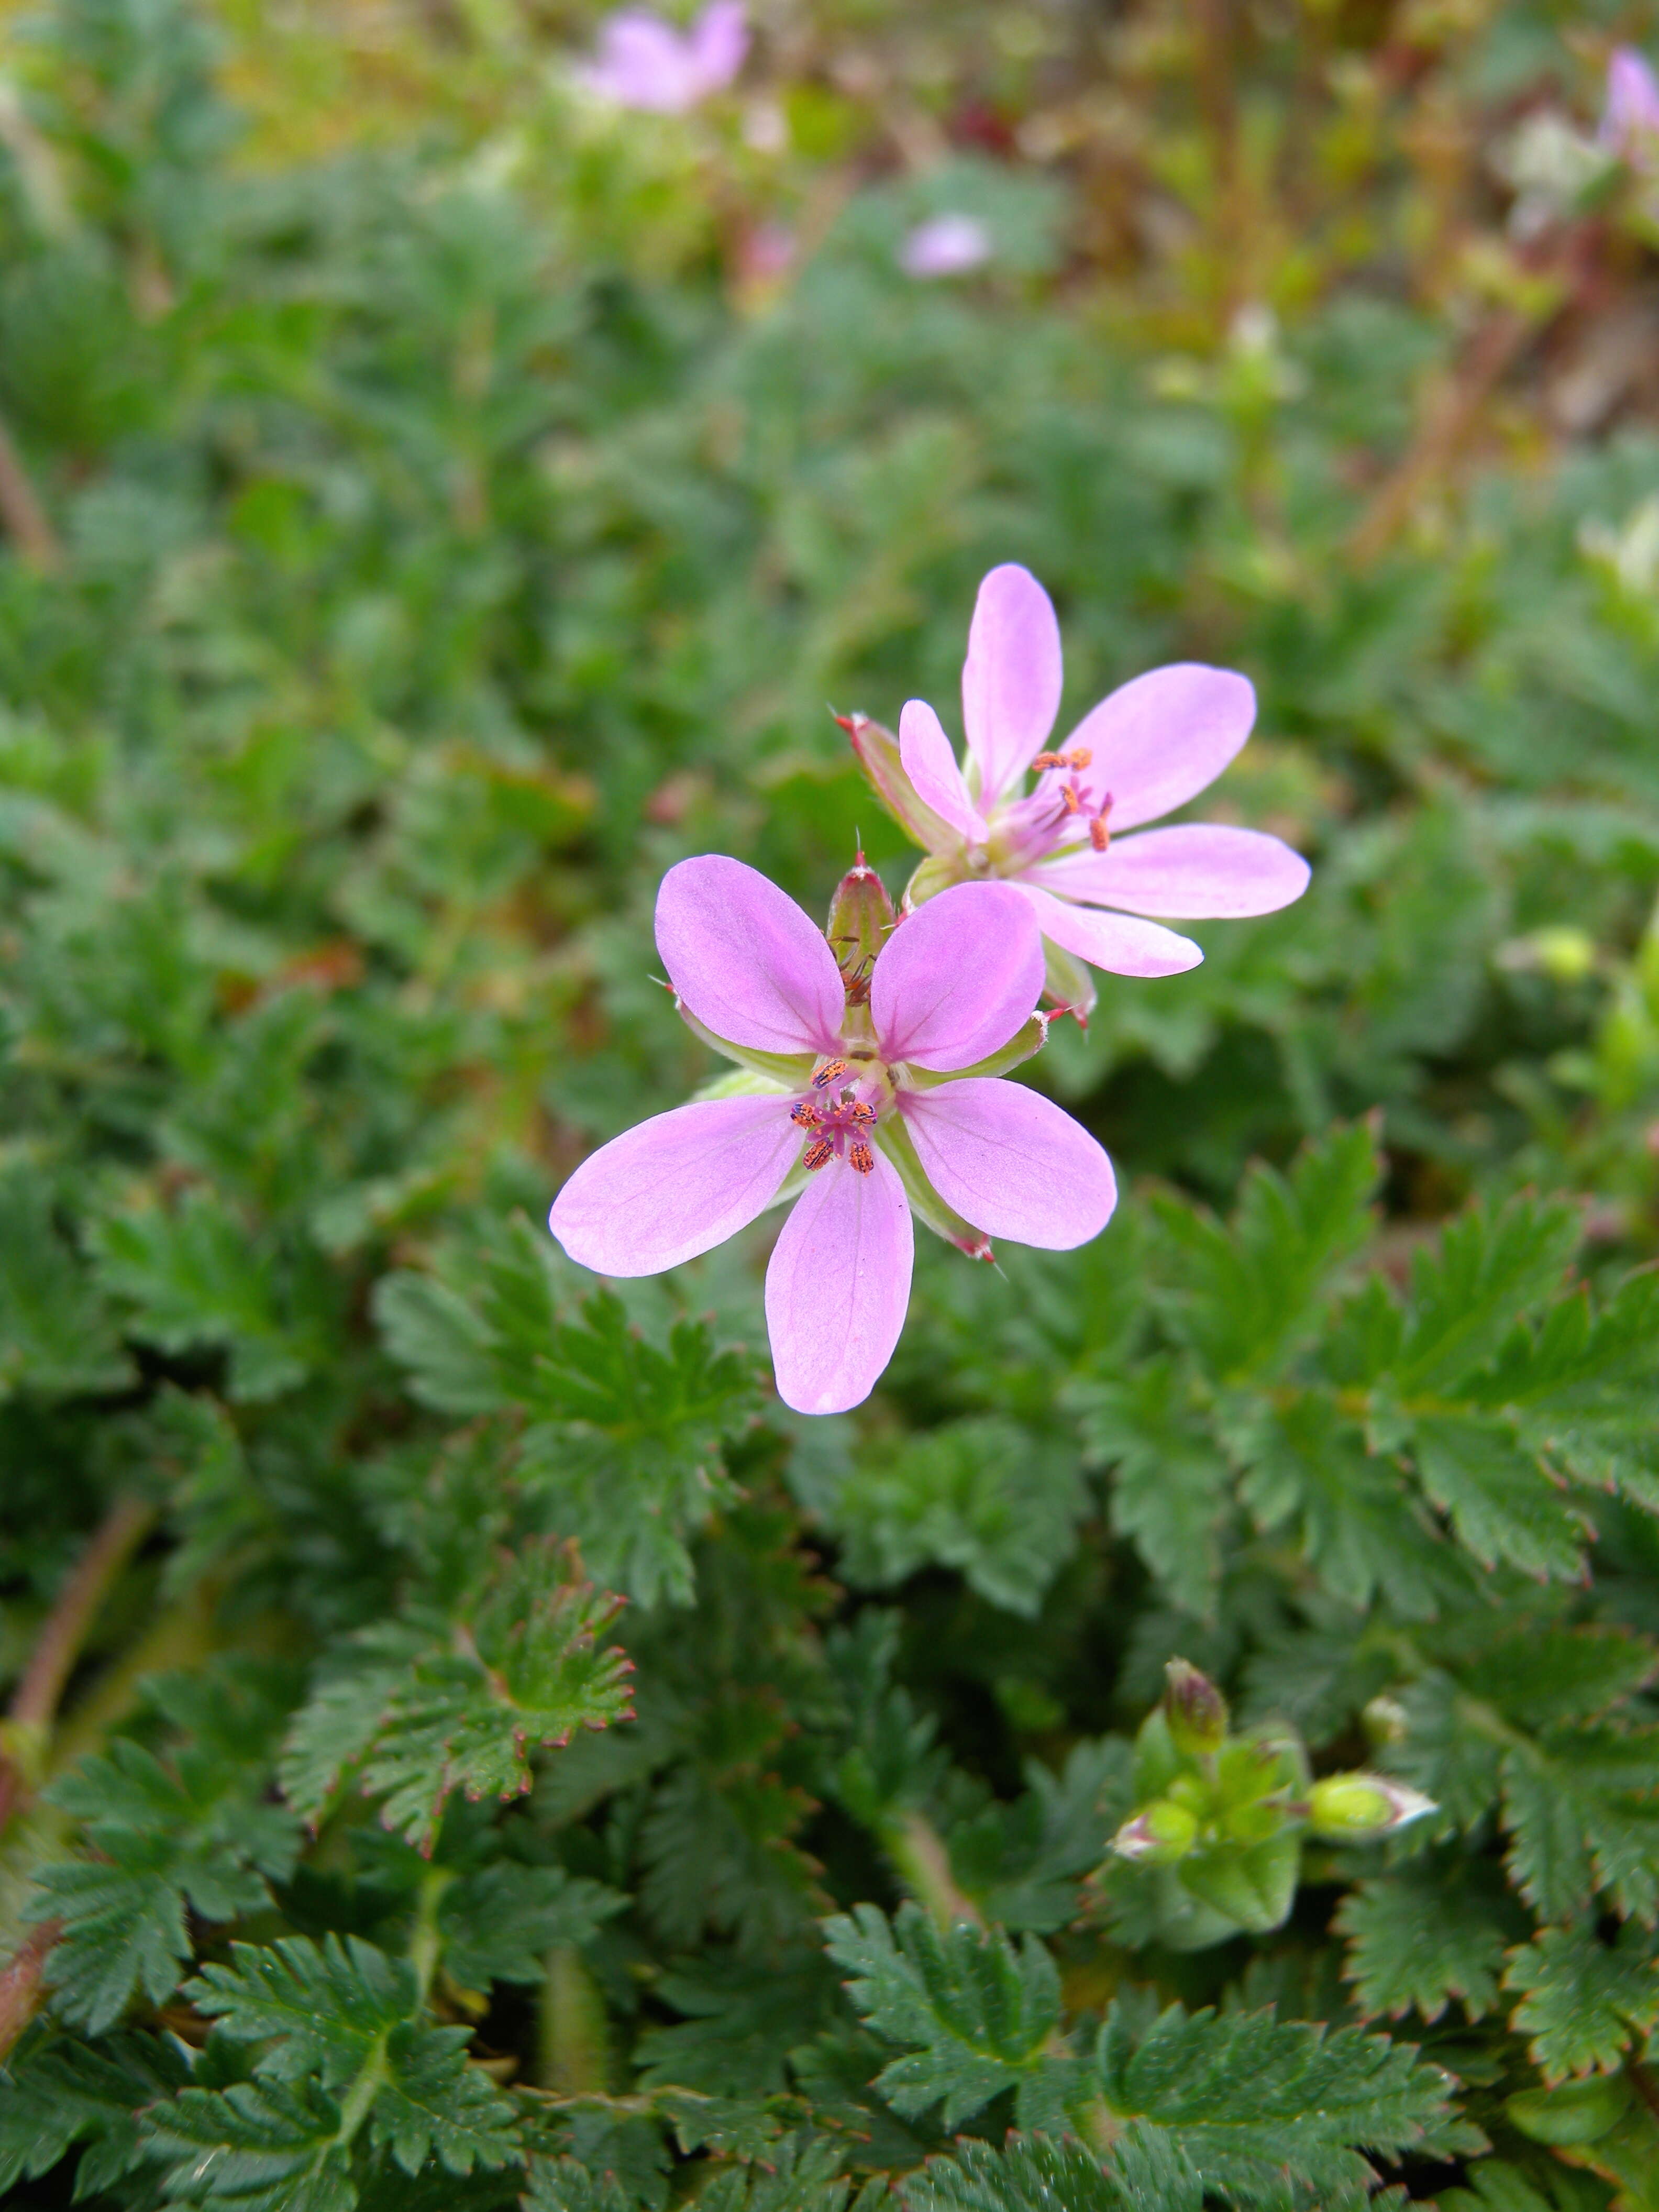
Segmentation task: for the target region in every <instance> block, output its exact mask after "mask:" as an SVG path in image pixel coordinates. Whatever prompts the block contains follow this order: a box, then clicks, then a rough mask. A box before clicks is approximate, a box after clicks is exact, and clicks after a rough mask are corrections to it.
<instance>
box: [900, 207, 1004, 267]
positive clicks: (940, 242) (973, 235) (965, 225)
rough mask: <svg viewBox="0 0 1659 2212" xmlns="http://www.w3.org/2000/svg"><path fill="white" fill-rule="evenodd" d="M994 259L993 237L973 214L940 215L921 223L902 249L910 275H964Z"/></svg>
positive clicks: (901, 255) (901, 256) (901, 257)
mask: <svg viewBox="0 0 1659 2212" xmlns="http://www.w3.org/2000/svg"><path fill="white" fill-rule="evenodd" d="M990 258H991V234H990V232H989V231H988V230H987V229H986V228H985V225H984V224H983V223H982V222H980V221H979V220H978V219H977V217H975V216H971V215H936V216H933V217H932V218H931V220H930V221H928V222H919V223H918V224H917V225H916V227H915V229H914V230H913V231H912V232H911V233H910V234H909V236H908V238H907V239H906V240H905V241H904V243H903V245H902V246H900V248H899V252H898V264H899V267H900V268H901V269H902V270H903V271H904V273H905V275H906V276H963V275H965V274H966V272H967V271H968V270H969V269H977V268H978V267H979V265H980V264H981V262H983V261H988V260H989V259H990Z"/></svg>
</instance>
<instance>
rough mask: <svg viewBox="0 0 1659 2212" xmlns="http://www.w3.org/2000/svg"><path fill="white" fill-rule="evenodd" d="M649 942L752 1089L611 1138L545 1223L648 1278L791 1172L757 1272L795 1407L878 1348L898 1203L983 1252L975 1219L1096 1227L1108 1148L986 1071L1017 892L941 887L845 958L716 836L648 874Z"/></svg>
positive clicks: (825, 1408) (1034, 1226) (719, 1233)
mask: <svg viewBox="0 0 1659 2212" xmlns="http://www.w3.org/2000/svg"><path fill="white" fill-rule="evenodd" d="M860 884H867V885H869V886H873V891H874V896H876V897H877V898H878V900H879V902H880V906H881V908H882V910H883V912H884V914H886V915H890V913H891V909H890V907H888V905H887V901H886V894H885V892H884V891H883V890H881V888H880V884H879V882H878V878H876V877H875V875H874V872H873V871H872V870H870V869H868V868H865V867H864V866H863V865H862V862H860V866H859V867H858V868H856V869H855V870H854V873H853V875H852V876H850V877H849V878H848V883H847V884H846V885H843V887H842V890H843V893H844V892H845V891H846V890H847V888H848V885H852V886H854V888H855V889H856V888H858V887H860ZM839 903H840V895H838V905H839ZM881 935H882V933H880V932H879V931H874V930H872V931H871V932H870V933H868V938H869V941H870V942H872V943H873V942H877V941H879V940H880V939H881ZM657 948H658V951H659V952H660V954H661V956H662V958H663V961H664V963H665V965H666V967H667V969H668V973H669V975H670V977H671V980H672V982H673V987H674V990H675V993H676V994H677V997H678V1002H679V1005H680V1008H681V1011H682V1012H683V1013H684V1015H685V1017H686V1018H687V1019H688V1021H689V1022H690V1024H691V1026H692V1027H693V1028H694V1029H695V1030H697V1031H698V1033H699V1034H700V1035H702V1036H705V1037H706V1038H707V1040H708V1042H710V1043H713V1044H714V1045H716V1046H717V1047H718V1048H719V1049H720V1051H722V1052H724V1053H725V1054H726V1055H727V1057H728V1058H730V1059H732V1060H737V1061H738V1063H739V1064H740V1065H742V1066H746V1067H747V1068H748V1069H749V1070H750V1076H751V1080H755V1079H758V1080H762V1081H764V1082H765V1083H766V1085H768V1088H767V1089H766V1090H765V1091H763V1092H761V1093H759V1094H758V1095H756V1094H754V1093H752V1092H751V1093H750V1095H748V1096H743V1097H722V1098H706V1099H702V1100H696V1101H694V1102H693V1103H691V1104H690V1105H689V1106H678V1107H676V1108H675V1109H674V1110H673V1111H672V1112H671V1113H668V1114H659V1115H657V1116H656V1118H655V1119H654V1120H653V1121H644V1122H641V1124H640V1126H639V1127H637V1128H635V1129H630V1130H629V1131H628V1132H627V1133H626V1134H625V1135H623V1136H621V1137H617V1139H614V1141H613V1142H611V1144H608V1145H605V1146H603V1147H602V1148H601V1149H600V1150H599V1152H595V1153H594V1154H593V1155H592V1158H590V1159H587V1160H585V1161H584V1162H583V1163H582V1164H581V1166H580V1167H579V1168H578V1169H577V1170H576V1172H575V1173H574V1175H573V1176H571V1178H570V1180H569V1181H568V1182H567V1183H566V1184H565V1186H564V1188H563V1189H562V1191H561V1192H560V1193H559V1195H558V1197H557V1199H556V1200H555V1202H554V1206H553V1210H552V1212H551V1214H550V1217H549V1226H550V1229H551V1230H552V1231H553V1234H554V1236H555V1237H557V1239H558V1240H559V1243H561V1244H562V1246H563V1247H564V1249H565V1250H566V1251H567V1252H568V1254H569V1255H570V1257H571V1258H572V1259H573V1260H574V1261H578V1262H580V1264H581V1265H582V1266H584V1267H592V1268H593V1269H595V1270H596V1271H597V1272H598V1273H600V1274H605V1275H653V1274H656V1273H659V1271H660V1270H661V1269H663V1268H665V1267H678V1265H679V1263H680V1262H681V1261H684V1260H690V1259H694V1258H695V1257H696V1255H697V1254H698V1253H700V1252H707V1251H709V1250H710V1249H712V1248H713V1247H714V1245H716V1244H720V1243H724V1242H725V1240H726V1238H727V1237H732V1236H735V1235H736V1233H737V1231H738V1230H740V1229H742V1228H744V1227H745V1226H746V1225H747V1224H748V1223H750V1222H751V1221H753V1220H754V1219H755V1218H756V1217H757V1215H758V1214H760V1213H761V1212H763V1211H764V1210H765V1208H766V1207H767V1206H769V1205H771V1204H772V1202H773V1200H775V1199H776V1198H777V1197H778V1195H779V1194H780V1192H781V1190H782V1189H783V1187H784V1185H785V1183H786V1182H792V1181H794V1180H797V1179H798V1180H799V1183H800V1186H801V1190H800V1195H799V1198H798V1199H797V1200H796V1202H795V1205H794V1208H793V1212H791V1213H790V1214H789V1216H788V1218H787V1220H786V1221H785V1223H784V1225H783V1228H782V1231H781V1233H780V1235H779V1237H778V1241H777V1244H776V1247H775V1249H774V1251H773V1254H772V1259H771V1264H770V1265H769V1267H768V1269H767V1271H766V1322H767V1328H768V1332H769V1335H770V1337H771V1341H772V1359H773V1365H774V1368H775V1373H776V1376H777V1386H778V1394H779V1395H780V1396H781V1398H782V1399H783V1401H784V1402H785V1403H786V1404H787V1405H789V1406H792V1407H794V1409H795V1410H796V1412H797V1413H842V1412H844V1411H845V1410H846V1408H847V1407H849V1406H856V1405H857V1404H859V1402H860V1401H861V1400H862V1399H864V1398H866V1397H867V1396H868V1395H869V1393H870V1391H871V1390H872V1389H873V1387H874V1385H875V1383H876V1380H877V1378H878V1376H879V1375H880V1374H881V1371H882V1370H883V1369H884V1367H885V1366H886V1364H887V1363H888V1361H889V1359H890V1358H891V1357H892V1352H893V1346H894V1345H895V1344H896V1342H897V1340H898V1334H899V1330H900V1328H901V1327H902V1324H903V1321H904V1313H905V1308H906V1305H907V1304H908V1300H909V1295H910V1267H911V1257H912V1249H913V1247H912V1234H911V1227H910V1214H911V1211H912V1209H914V1210H915V1212H918V1213H920V1214H921V1217H922V1218H923V1220H924V1221H926V1222H927V1224H928V1225H929V1226H930V1227H933V1228H935V1229H938V1230H939V1231H940V1233H941V1234H943V1235H945V1236H949V1237H951V1238H952V1239H953V1241H955V1242H957V1243H959V1244H961V1245H962V1246H963V1248H964V1249H968V1250H969V1251H971V1252H974V1253H975V1254H976V1255H982V1256H988V1255H989V1249H990V1248H989V1244H988V1243H987V1238H988V1237H992V1236H999V1237H1013V1238H1015V1239H1017V1240H1018V1241H1019V1242H1021V1243H1027V1244H1039V1245H1042V1246H1044V1247H1046V1248H1047V1249H1050V1250H1054V1251H1066V1250H1069V1249H1071V1248H1072V1247H1073V1245H1077V1244H1082V1243H1086V1242H1087V1240H1088V1239H1089V1238H1090V1237H1094V1236H1096V1235H1097V1234H1098V1233H1099V1231H1101V1230H1102V1229H1103V1228H1104V1227H1105V1225H1106V1223H1107V1221H1108V1219H1109V1218H1110V1215H1111V1212H1112V1208H1113V1206H1115V1203H1116V1199H1117V1190H1116V1185H1115V1181H1114V1179H1113V1175H1112V1165H1111V1162H1110V1161H1109V1159H1108V1158H1107V1157H1106V1154H1105V1153H1104V1152H1103V1151H1102V1149H1101V1147H1100V1146H1099V1145H1097V1143H1096V1141H1095V1139H1093V1138H1092V1137H1091V1136H1090V1135H1089V1134H1088V1133H1087V1131H1086V1130H1084V1129H1082V1128H1080V1127H1079V1126H1078V1124H1077V1123H1076V1122H1075V1121H1073V1120H1072V1118H1071V1116H1070V1115H1067V1114H1065V1113H1062V1112H1061V1110H1060V1108H1059V1107H1058V1106H1056V1105H1054V1104H1053V1103H1051V1102H1050V1101H1049V1100H1048V1099H1047V1098H1044V1097H1042V1096H1040V1094H1039V1093H1038V1092H1036V1091H1030V1090H1027V1089H1026V1088H1025V1087H1024V1085H1020V1084H1012V1083H1000V1082H998V1081H997V1080H996V1079H995V1073H996V1072H997V1071H999V1070H1000V1069H1001V1068H1002V1067H1004V1066H1009V1065H1012V1062H1013V1061H1014V1060H1018V1059H1019V1058H1023V1057H1024V1056H1025V1054H1026V1053H1027V1052H1029V1051H1030V1050H1032V1049H1035V1046H1036V1042H1040V1040H1041V1036H1042V1032H1043V1030H1044V1028H1045V1027H1046V1024H1045V1023H1044V1022H1043V1021H1042V1018H1041V1017H1034V1015H1033V1009H1034V1008H1035V1007H1036V1002H1037V998H1038V995H1039V994H1040V993H1041V991H1042V950H1041V947H1040V945H1039V941H1038V938H1037V933H1036V927H1035V926H1034V924H1033V923H1032V921H1031V918H1030V914H1029V912H1028V910H1027V908H1026V906H1025V903H1024V901H1023V900H1022V899H1021V898H1020V897H1019V896H1018V893H1016V892H1015V891H1013V890H1009V889H1008V888H1007V887H1006V886H1005V885H1002V884H963V885H958V886H957V888H955V889H954V890H947V891H945V893H944V894H943V895H942V896H939V898H936V899H934V900H933V901H931V902H930V903H929V904H928V905H927V906H926V907H924V908H922V909H921V912H920V913H917V914H915V915H909V916H908V917H906V918H905V919H904V920H902V921H901V922H900V923H899V924H898V926H897V927H891V928H889V929H888V930H887V931H886V933H885V935H884V941H881V942H880V950H879V951H878V954H877V956H876V957H875V960H874V963H873V966H869V965H868V963H867V960H866V959H864V958H860V959H850V958H849V959H848V962H847V963H846V964H845V965H842V964H838V963H837V961H836V954H835V952H834V951H832V950H831V948H830V945H829V941H828V940H827V939H826V938H825V937H824V935H823V933H822V932H821V931H820V930H819V929H817V927H816V926H815V925H814V924H813V922H812V921H811V918H810V917H809V916H808V915H805V914H804V913H803V912H802V911H801V909H800V908H799V907H798V906H797V905H796V904H795V903H794V902H793V899H790V898H787V897H786V896H785V895H784V893H783V892H782V891H781V890H778V888H777V887H776V885H775V884H771V883H769V882H768V880H767V879H766V878H765V877H764V876H762V875H758V874H757V872H755V870H754V869H753V868H749V867H745V866H744V865H743V863H742V862H741V861H740V860H726V859H725V858H723V857H721V856H720V855H718V854H710V855H708V856H705V857H704V858H702V859H700V860H682V861H681V862H680V863H679V864H678V866H676V867H673V868H671V869H670V870H669V872H668V873H667V875H666V876H665V877H664V878H663V883H662V888H661V890H660V891H659V894H658V897H657ZM1022 1032H1025V1033H1026V1034H1025V1036H1024V1037H1023V1038H1022ZM1016 1040H1018V1041H1019V1042H1015V1041H1016ZM987 1068H988V1069H989V1070H990V1071H991V1072H990V1073H987V1072H986V1070H987Z"/></svg>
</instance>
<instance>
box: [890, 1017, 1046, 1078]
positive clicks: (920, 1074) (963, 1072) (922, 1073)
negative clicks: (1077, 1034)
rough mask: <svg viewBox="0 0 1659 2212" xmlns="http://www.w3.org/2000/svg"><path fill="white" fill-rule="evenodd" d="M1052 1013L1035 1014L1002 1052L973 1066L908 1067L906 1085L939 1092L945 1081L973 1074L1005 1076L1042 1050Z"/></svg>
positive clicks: (906, 1069)
mask: <svg viewBox="0 0 1659 2212" xmlns="http://www.w3.org/2000/svg"><path fill="white" fill-rule="evenodd" d="M1053 1020H1054V1016H1053V1015H1052V1014H1033V1015H1032V1016H1031V1018H1030V1021H1028V1022H1024V1023H1023V1024H1021V1026H1020V1027H1019V1028H1018V1029H1017V1030H1015V1032H1014V1034H1013V1035H1012V1036H1011V1037H1010V1038H1009V1040H1008V1042H1007V1043H1006V1045H1004V1046H1003V1048H1002V1049H1001V1051H1000V1052H994V1053H992V1054H990V1055H989V1057H988V1058H987V1059H985V1060H975V1062H974V1064H973V1066H971V1067H952V1068H945V1069H941V1068H933V1067H912V1066H908V1065H907V1066H906V1068H905V1076H904V1079H905V1085H906V1087H907V1089H908V1090H911V1091H937V1090H938V1089H939V1085H941V1084H944V1083H961V1082H963V1080H964V1079H966V1078H967V1077H969V1076H970V1075H1006V1073H1008V1071H1009V1069H1010V1068H1011V1067H1018V1066H1019V1065H1020V1064H1021V1062H1022V1061H1024V1060H1030V1059H1031V1058H1032V1057H1033V1056H1034V1055H1035V1054H1037V1053H1040V1052H1041V1051H1042V1048H1043V1046H1044V1045H1045V1044H1047V1043H1048V1024H1049V1023H1050V1022H1052V1021H1053Z"/></svg>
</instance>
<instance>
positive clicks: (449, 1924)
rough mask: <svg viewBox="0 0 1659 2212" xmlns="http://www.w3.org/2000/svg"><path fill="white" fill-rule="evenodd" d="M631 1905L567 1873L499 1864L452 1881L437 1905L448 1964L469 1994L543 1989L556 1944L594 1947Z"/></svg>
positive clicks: (602, 1887)
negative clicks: (495, 1988)
mask: <svg viewBox="0 0 1659 2212" xmlns="http://www.w3.org/2000/svg"><path fill="white" fill-rule="evenodd" d="M627 1905H628V1899H627V1898H626V1897H625V1896H624V1895H623V1893H622V1892H621V1891H620V1890H615V1889H608V1888H606V1887H605V1884H604V1883H603V1882H598V1881H588V1880H586V1877H585V1876H583V1875H571V1874H567V1873H566V1872H565V1870H564V1869H563V1868H562V1867H544V1866H522V1865H520V1864H519V1863H518V1862H517V1861H515V1860H513V1859H498V1860H496V1861H495V1863H493V1864H490V1865H488V1866H483V1867H479V1868H477V1869H476V1870H475V1871H473V1872H472V1873H470V1874H466V1875H462V1876H461V1877H460V1878H459V1880H458V1881H453V1882H452V1883H451V1884H450V1885H449V1886H448V1887H447V1888H446V1889H445V1891H444V1893H443V1895H442V1898H441V1900H440V1902H439V1905H438V1929H439V1933H440V1935H441V1937H442V1940H443V1955H444V1965H445V1966H446V1967H447V1970H448V1972H449V1974H450V1976H451V1978H453V1980H455V1981H457V1982H459V1983H460V1984H461V1985H462V1986H463V1987H464V1988H466V1989H474V1990H487V1989H488V1988H489V1985H490V1984H491V1983H492V1982H539V1981H540V1979H541V1978H542V1975H543V1972H544V1970H545V1966H546V1958H547V1954H548V1952H549V1951H550V1950H551V1949H552V1948H553V1947H554V1945H555V1944H568V1945H571V1946H573V1947H576V1948H580V1946H581V1945H582V1944H584V1943H589V1942H592V1939H593V1937H594V1936H596V1935H597V1934H598V1933H599V1929H600V1928H601V1927H602V1926H603V1925H604V1924H605V1922H606V1921H607V1920H610V1919H611V1918H613V1917H615V1916H616V1914H617V1913H618V1912H621V1911H625V1910H626V1908H627Z"/></svg>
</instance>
